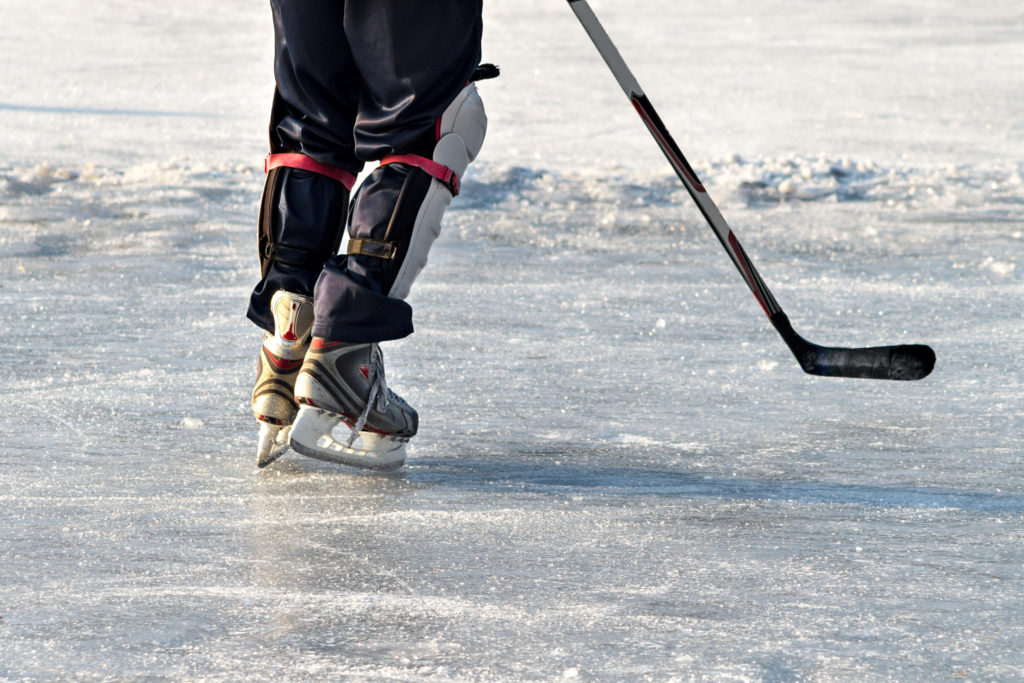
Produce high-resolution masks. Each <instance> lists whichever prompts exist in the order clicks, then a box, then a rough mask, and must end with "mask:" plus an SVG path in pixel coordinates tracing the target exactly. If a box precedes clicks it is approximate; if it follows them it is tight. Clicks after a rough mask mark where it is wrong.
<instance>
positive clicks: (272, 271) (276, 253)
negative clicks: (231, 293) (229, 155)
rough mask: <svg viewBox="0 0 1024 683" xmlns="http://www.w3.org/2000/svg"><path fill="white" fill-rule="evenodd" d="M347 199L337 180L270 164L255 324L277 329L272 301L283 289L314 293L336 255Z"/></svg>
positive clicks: (252, 306)
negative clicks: (271, 305) (317, 281)
mask: <svg viewBox="0 0 1024 683" xmlns="http://www.w3.org/2000/svg"><path fill="white" fill-rule="evenodd" d="M348 199H349V190H348V187H347V186H346V184H345V183H344V182H342V181H341V180H339V179H337V178H334V177H331V176H329V175H325V174H323V173H321V172H318V171H316V170H314V169H306V168H301V167H295V166H289V165H281V166H277V167H271V168H270V170H269V172H268V175H267V182H266V185H265V187H264V189H263V201H262V204H261V206H260V218H259V232H258V248H259V259H260V275H261V278H260V282H259V283H258V284H257V285H256V287H255V289H254V290H253V293H252V296H251V298H250V300H249V318H250V319H251V320H252V321H253V322H255V323H256V324H258V325H260V326H261V327H263V328H264V329H265V330H270V331H272V330H273V329H274V319H273V315H272V314H271V310H270V300H271V298H272V297H273V296H274V294H275V293H276V292H277V291H279V290H285V291H289V292H295V293H296V294H302V295H305V296H311V295H312V294H313V287H314V285H315V284H316V279H317V277H318V276H319V275H320V271H321V269H322V268H323V265H324V262H325V261H327V259H329V258H331V257H332V256H334V255H335V254H337V253H338V247H339V246H340V244H341V238H342V235H343V234H344V229H345V218H346V214H347V211H348Z"/></svg>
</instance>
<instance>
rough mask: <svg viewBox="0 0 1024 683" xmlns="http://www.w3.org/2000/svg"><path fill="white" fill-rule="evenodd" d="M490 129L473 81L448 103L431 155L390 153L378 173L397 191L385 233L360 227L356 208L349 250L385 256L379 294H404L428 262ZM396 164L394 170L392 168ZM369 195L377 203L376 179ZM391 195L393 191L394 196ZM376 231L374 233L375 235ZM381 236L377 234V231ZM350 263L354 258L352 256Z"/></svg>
mask: <svg viewBox="0 0 1024 683" xmlns="http://www.w3.org/2000/svg"><path fill="white" fill-rule="evenodd" d="M486 131H487V115H486V114H485V112H484V107H483V102H482V101H481V99H480V95H479V94H478V93H477V90H476V86H475V85H474V84H473V83H470V84H469V85H467V86H466V87H465V88H463V89H462V91H461V92H459V94H458V96H457V97H456V98H455V100H454V101H453V102H452V103H451V104H450V105H448V107H447V108H446V109H445V111H444V113H443V114H442V115H441V117H440V118H439V119H438V123H437V133H436V135H437V142H436V144H435V146H434V150H433V154H432V158H429V159H428V158H426V157H422V156H418V155H412V154H406V155H395V156H391V157H386V158H385V159H383V160H382V161H381V166H380V168H378V169H377V170H376V171H375V172H374V173H375V174H377V175H378V177H377V178H376V180H378V181H379V184H380V185H381V186H384V187H386V186H388V185H391V187H392V192H394V190H395V189H397V191H398V196H397V201H395V202H394V208H393V210H392V211H391V215H390V218H389V220H388V222H387V226H386V228H385V229H384V230H383V234H380V232H378V231H377V230H372V231H370V234H358V233H361V232H362V231H361V230H360V229H359V228H360V220H359V216H358V211H359V209H358V208H356V209H355V213H354V215H353V219H352V220H351V221H350V223H351V230H352V235H351V240H350V241H349V245H348V254H349V255H350V256H357V257H360V256H362V257H366V256H369V257H372V258H373V259H374V260H377V259H380V260H382V261H383V264H381V267H380V268H379V269H378V268H374V267H373V266H369V268H368V269H371V270H378V273H377V275H378V277H380V279H381V281H382V282H381V286H380V293H381V294H384V295H386V296H388V297H390V298H393V299H405V298H406V297H407V296H408V295H409V290H410V288H411V287H412V283H413V282H414V281H415V279H416V277H417V276H418V275H419V273H420V271H422V270H423V267H424V266H425V265H426V263H427V253H428V252H429V251H430V247H431V246H432V245H433V244H434V241H435V240H436V239H437V237H438V236H439V235H440V233H441V217H442V216H443V215H444V212H445V210H446V209H447V208H448V206H449V205H450V204H451V201H452V197H454V196H455V195H456V194H458V191H459V179H460V178H461V177H462V174H463V173H464V172H465V170H466V167H467V166H469V163H470V162H471V161H473V159H475V158H476V155H477V154H478V153H479V152H480V147H481V146H482V145H483V141H484V135H485V133H486ZM391 167H393V169H392V168H391ZM369 184H370V185H371V188H370V189H369V190H367V196H364V197H362V198H361V200H365V201H366V203H367V204H369V205H372V204H373V197H372V196H369V195H372V193H373V192H374V188H373V187H372V185H373V183H369ZM392 197H393V195H392ZM371 210H372V209H371ZM375 233H376V234H375ZM378 234H379V235H380V237H377V235H378ZM350 263H351V261H350Z"/></svg>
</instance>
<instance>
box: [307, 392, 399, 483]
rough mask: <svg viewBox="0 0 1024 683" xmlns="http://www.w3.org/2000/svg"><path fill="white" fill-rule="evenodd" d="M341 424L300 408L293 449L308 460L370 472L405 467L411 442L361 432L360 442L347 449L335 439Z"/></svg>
mask: <svg viewBox="0 0 1024 683" xmlns="http://www.w3.org/2000/svg"><path fill="white" fill-rule="evenodd" d="M339 422H341V419H340V418H339V417H338V416H337V415H334V414H333V413H329V412H327V411H325V410H320V409H318V408H313V407H310V406H302V407H300V408H299V415H298V417H296V418H295V423H294V424H293V425H292V429H291V436H290V437H289V440H290V443H291V447H292V449H293V450H294V451H295V452H296V453H300V454H302V455H305V456H306V457H308V458H316V459H317V460H325V461H327V462H333V463H338V464H341V465H349V466H350V467H360V468H362V469H367V470H396V469H398V468H399V467H401V466H402V465H403V464H404V463H405V444H406V442H407V441H408V439H397V438H394V437H390V436H384V435H381V434H374V433H372V432H359V437H358V438H357V439H356V441H355V442H354V443H353V444H352V445H351V446H346V445H345V444H344V443H342V442H340V441H337V440H336V439H335V438H334V437H333V436H332V435H331V430H333V429H334V428H335V427H336V426H337V425H338V423H339ZM346 429H347V428H346Z"/></svg>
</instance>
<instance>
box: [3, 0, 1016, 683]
mask: <svg viewBox="0 0 1024 683" xmlns="http://www.w3.org/2000/svg"><path fill="white" fill-rule="evenodd" d="M594 9H595V11H596V12H597V13H598V15H599V16H600V17H601V18H602V19H603V20H604V22H605V24H606V28H607V29H608V31H609V33H610V34H611V35H612V37H613V39H615V40H616V41H617V43H618V45H619V47H620V49H621V50H622V52H623V55H624V56H625V58H626V60H627V62H629V63H630V65H631V67H632V68H633V70H634V71H635V73H636V75H637V77H638V79H639V80H640V82H641V83H642V84H643V85H644V87H645V90H646V91H647V94H648V96H649V97H650V99H651V101H652V102H653V103H654V105H655V106H656V107H657V109H658V111H659V113H660V114H661V115H662V118H663V119H665V122H666V124H667V125H668V127H669V129H670V130H671V131H672V132H673V134H674V136H675V138H676V139H677V141H678V142H679V144H680V146H681V147H682V149H683V151H684V152H685V153H686V154H687V156H688V158H689V159H690V161H691V163H692V164H693V166H694V168H695V170H696V172H697V173H698V174H699V175H700V177H701V180H702V181H703V182H704V184H705V186H706V187H707V189H708V191H709V193H710V195H711V196H712V198H713V199H714V200H715V201H716V202H717V203H718V204H719V206H720V207H721V209H722V212H723V214H724V215H725V217H726V219H727V220H728V221H729V222H730V224H731V225H732V227H733V228H734V230H735V231H736V234H737V235H738V236H739V239H740V241H741V242H742V243H743V244H744V246H745V247H746V249H747V251H748V252H749V254H750V256H751V258H752V259H753V261H754V263H755V264H757V267H758V268H759V270H760V271H761V273H762V275H763V276H764V277H765V279H766V281H767V282H768V284H769V286H770V287H771V288H772V291H773V292H774V293H775V295H776V297H777V298H778V299H779V302H780V303H781V305H782V306H783V308H784V309H785V310H786V311H787V313H788V314H789V317H790V318H791V319H792V322H793V324H794V326H795V328H796V329H797V330H798V331H799V332H800V333H801V334H802V335H804V336H806V337H807V338H808V339H810V340H811V341H814V342H816V343H819V344H828V345H841V346H867V345H877V344H895V343H927V344H930V345H932V346H933V347H934V348H935V350H936V352H937V355H938V364H937V366H936V369H935V371H934V373H933V374H932V375H931V376H930V377H929V378H927V379H925V380H923V381H920V382H909V383H902V382H901V383H897V382H879V381H868V380H861V381H858V380H836V379H828V378H818V377H810V376H807V375H805V374H804V373H803V372H801V371H800V369H799V366H798V365H797V363H796V361H795V360H794V359H793V358H792V357H791V356H790V355H789V351H788V350H787V349H786V348H785V346H784V344H783V343H782V341H781V340H780V339H779V338H778V336H777V335H776V333H775V332H774V330H772V329H771V326H770V325H769V324H768V321H767V320H766V319H765V318H764V316H763V314H762V312H761V310H760V307H759V306H758V305H757V303H756V301H755V300H754V298H753V297H752V296H751V295H750V293H749V292H748V291H747V289H746V287H745V285H744V284H743V281H742V280H741V278H740V277H739V275H738V274H737V273H736V272H735V269H734V268H733V266H732V264H731V263H730V262H729V260H728V258H727V257H726V255H725V253H724V252H723V251H722V249H721V246H720V245H719V244H718V242H717V241H716V239H715V238H714V236H713V235H712V233H711V231H710V230H708V228H707V227H706V226H705V225H704V223H703V219H702V218H701V216H700V214H699V213H698V212H697V210H696V209H695V208H694V207H693V206H692V203H691V202H690V199H689V198H688V196H687V195H686V192H685V190H683V188H682V187H681V186H680V185H679V183H678V180H677V179H676V178H675V177H674V176H673V174H672V172H671V169H670V168H669V167H668V165H667V164H666V163H665V160H664V159H663V158H662V157H661V154H660V152H659V151H658V149H657V147H656V146H655V145H654V143H653V142H652V141H651V140H650V138H649V136H648V134H647V132H646V130H645V129H644V127H643V126H642V124H641V123H640V121H639V120H638V119H637V118H636V116H635V112H634V111H633V109H632V108H631V107H630V105H629V103H628V102H627V101H626V100H625V99H624V98H623V97H622V93H621V91H620V90H619V89H618V87H617V85H616V84H615V82H614V80H613V79H612V77H611V75H610V74H609V73H608V72H607V69H606V68H605V66H604V64H603V63H602V62H601V61H600V58H599V57H598V55H597V52H596V51H595V50H594V49H593V47H592V46H591V45H590V43H589V41H588V40H587V38H586V36H585V35H584V34H583V32H582V30H581V29H580V28H579V26H578V25H577V24H576V21H575V19H574V18H573V16H572V13H571V12H570V10H569V8H568V7H566V6H565V3H560V2H547V1H545V2H540V0H523V1H521V2H516V3H508V2H506V3H500V2H492V3H488V5H487V7H486V9H485V11H486V17H485V19H486V33H485V58H486V59H487V60H489V61H493V62H496V63H498V64H499V65H500V66H501V67H502V68H503V75H502V77H501V78H500V79H499V80H497V81H489V82H486V83H484V84H482V85H481V91H482V93H483V97H484V100H485V103H486V104H487V106H488V111H489V114H490V123H491V126H490V134H489V137H488V140H487V141H486V142H485V144H484V148H483V152H482V154H481V157H480V159H479V160H478V162H477V163H475V164H474V165H473V166H472V167H471V169H470V171H469V173H468V174H467V178H466V180H465V182H464V185H463V193H462V195H460V197H459V198H458V199H457V200H456V201H455V203H454V204H453V207H452V209H451V211H450V212H449V214H448V215H447V217H446V222H445V227H444V232H443V233H442V236H441V238H440V240H439V241H438V243H437V244H436V246H435V248H434V250H433V251H432V252H431V255H430V264H429V266H428V267H427V269H426V270H425V271H424V273H423V275H422V276H421V278H420V280H419V281H418V282H417V284H416V287H415V289H414V291H413V294H412V297H411V300H410V301H411V303H412V304H413V306H414V308H415V323H416V327H417V332H416V334H414V335H413V336H412V337H410V338H408V339H406V340H403V341H401V342H397V343H391V344H387V345H386V346H385V355H386V359H387V368H388V380H389V385H390V386H392V387H394V388H395V389H396V390H397V391H399V392H400V393H401V394H403V395H404V396H405V397H406V398H407V399H408V400H409V401H410V402H411V403H412V404H413V405H414V406H416V407H417V409H418V410H419V412H420V416H421V432H420V434H419V436H418V437H417V439H416V440H415V441H414V443H413V444H412V445H411V447H410V451H409V458H408V462H407V464H406V466H405V467H404V468H403V469H402V470H400V471H399V472H397V473H394V474H390V475H383V476H382V475H374V474H366V473H361V472H356V471H351V470H347V469H345V468H342V467H336V466H331V465H328V464H326V463H320V462H317V461H313V460H308V459H303V458H300V457H298V456H296V455H295V454H289V455H286V456H285V457H284V458H282V459H281V460H280V461H278V462H277V463H275V464H274V465H273V466H271V467H270V468H268V469H266V470H262V471H258V470H257V469H256V466H255V461H256V455H255V447H256V434H257V429H256V424H255V421H254V420H253V419H252V416H251V415H250V413H249V406H248V404H249V397H248V394H249V391H250V390H251V383H252V381H253V379H254V377H255V359H256V352H257V348H258V344H259V333H258V332H257V331H256V330H255V329H254V328H253V326H252V325H251V324H249V323H248V322H247V321H246V320H245V318H244V311H245V305H246V301H247V297H248V293H249V291H250V288H251V287H252V285H253V284H254V282H255V279H256V277H257V275H258V273H257V259H256V252H255V221H256V214H257V210H258V201H259V195H260V191H261V188H262V183H263V176H262V173H261V167H260V163H261V162H260V159H261V156H262V155H263V154H264V152H265V146H266V132H265V126H266V116H267V112H268V109H269V103H270V96H271V93H272V88H273V80H272V71H271V50H272V32H271V30H270V29H271V25H270V18H269V10H268V9H267V7H266V6H265V5H262V4H259V3H255V4H254V3H248V2H241V1H240V0H226V1H224V2H218V3H199V2H197V1H196V0H181V1H180V2H175V3H173V4H170V5H168V4H166V3H135V4H133V5H131V6H129V5H128V4H126V3H123V2H122V3H91V4H90V3H79V2H71V0H37V1H35V2H31V3H27V2H26V3H15V4H14V5H12V6H11V7H6V8H5V11H4V22H3V24H2V25H0V49H2V50H3V57H4V78H3V79H0V130H3V131H4V133H5V135H4V144H3V152H2V154H0V311H2V313H0V362H2V364H3V367H4V368H5V369H6V372H5V373H4V375H3V379H2V380H0V388H2V392H0V393H2V395H3V397H4V406H5V416H6V419H5V426H4V428H3V430H2V432H0V679H4V680H8V679H10V680H137V679H146V680H150V679H153V680H161V679H171V680H195V679H206V680H224V681H235V680H406V681H477V680H479V681H492V680H499V681H519V680H558V679H570V680H571V679H575V680H608V681H611V680H659V681H661V680H742V681H746V680H750V681H759V680H767V681H778V680H821V681H831V680H836V681H840V680H842V681H846V680H907V681H911V680H946V679H966V680H1016V679H1019V678H1020V677H1021V675H1022V671H1024V626H1022V624H1024V606H1022V601H1021V596H1022V595H1024V480H1022V471H1024V468H1022V465H1024V370H1022V365H1024V363H1022V361H1024V322H1022V314H1021V311H1022V310H1024V281H1022V269H1021V267H1020V265H1019V263H1020V262H1021V260H1022V257H1024V182H1022V176H1024V165H1022V160H1024V114H1022V112H1024V69H1022V68H1021V65H1022V64H1024V43H1022V42H1021V40H1020V36H1021V34H1022V31H1024V13H1022V12H1021V7H1020V3H1019V2H1008V1H1004V0H994V1H992V2H985V3H974V4H970V3H968V4H964V3H954V2H952V1H951V0H940V1H939V2H935V1H933V0H928V1H925V0H900V1H898V2H890V3H874V4H870V5H864V4H863V3H840V2H820V0H816V1H814V2H811V0H801V1H799V2H795V3H794V2H786V3H783V2H780V1H778V0H769V1H768V2H758V3H752V2H736V1H726V2H721V3H712V4H710V5H709V4H705V5H702V6H700V7H696V6H694V5H692V4H690V3H678V2H670V1H669V0H649V1H646V2H640V3H612V2H608V1H607V0H602V1H600V2H598V0H595V2H594Z"/></svg>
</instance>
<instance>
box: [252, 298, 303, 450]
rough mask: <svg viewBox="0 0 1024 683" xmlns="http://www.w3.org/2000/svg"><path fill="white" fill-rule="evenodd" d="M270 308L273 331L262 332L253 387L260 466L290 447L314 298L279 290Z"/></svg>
mask: <svg viewBox="0 0 1024 683" xmlns="http://www.w3.org/2000/svg"><path fill="white" fill-rule="evenodd" d="M270 310H271V311H272V312H273V314H274V333H273V334H271V333H269V332H266V333H265V334H264V335H263V344H262V346H261V347H260V355H259V359H258V361H257V366H256V367H257V378H256V386H255V388H253V390H252V412H253V414H254V415H255V416H256V419H257V420H259V423H260V438H259V445H258V447H257V452H256V456H257V459H256V465H257V466H258V467H266V466H267V465H269V464H270V463H272V462H274V461H275V460H277V459H278V458H279V457H281V455H282V454H283V453H284V452H285V450H287V449H288V431H289V429H290V428H291V424H292V421H293V420H294V419H295V413H296V410H297V409H298V406H296V405H295V393H294V391H295V379H296V377H297V376H298V374H299V369H300V368H301V367H302V359H303V358H305V356H306V350H307V349H308V348H309V340H310V331H311V330H312V328H313V299H312V298H310V297H308V296H302V295H301V294H293V293H291V292H286V291H284V290H280V291H278V292H277V293H276V294H274V298H273V299H271V301H270Z"/></svg>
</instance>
